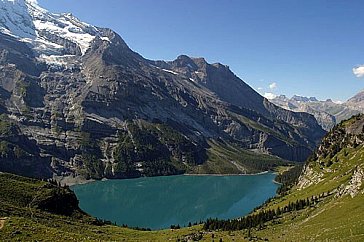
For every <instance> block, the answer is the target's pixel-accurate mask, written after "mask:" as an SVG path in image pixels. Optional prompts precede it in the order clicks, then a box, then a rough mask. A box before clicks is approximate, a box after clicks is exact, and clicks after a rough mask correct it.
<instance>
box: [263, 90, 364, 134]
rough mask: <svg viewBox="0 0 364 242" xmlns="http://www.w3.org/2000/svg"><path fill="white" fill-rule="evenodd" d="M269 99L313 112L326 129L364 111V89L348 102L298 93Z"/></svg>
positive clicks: (295, 110)
mask: <svg viewBox="0 0 364 242" xmlns="http://www.w3.org/2000/svg"><path fill="white" fill-rule="evenodd" d="M269 101H271V102H272V103H274V104H276V105H278V106H280V107H282V108H284V109H287V110H291V111H294V112H306V113H310V114H312V115H313V116H315V118H316V120H317V122H318V123H319V124H320V125H321V127H322V128H323V129H325V130H330V129H331V128H332V127H333V126H334V125H335V124H336V123H339V122H341V121H342V120H345V119H349V118H350V117H352V116H353V115H356V114H359V113H364V90H363V91H361V92H359V93H358V94H356V95H355V96H354V97H352V98H350V99H349V100H348V101H346V102H334V101H332V100H331V99H327V100H325V101H319V100H317V98H315V97H303V96H297V95H295V96H293V97H292V98H288V97H286V96H285V95H280V96H277V97H275V98H273V99H270V100H269Z"/></svg>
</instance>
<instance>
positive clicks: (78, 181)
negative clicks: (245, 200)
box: [54, 171, 278, 187]
mask: <svg viewBox="0 0 364 242" xmlns="http://www.w3.org/2000/svg"><path fill="white" fill-rule="evenodd" d="M270 172H271V171H262V172H258V173H251V174H246V173H240V174H208V173H207V174H198V173H196V174H194V173H185V174H178V175H177V174H176V175H170V176H259V175H264V174H268V173H270ZM143 177H144V176H141V177H137V178H124V179H108V178H103V179H101V180H95V179H86V178H84V177H82V176H66V177H59V176H58V177H54V179H56V180H57V181H59V182H60V183H61V184H62V185H67V186H70V187H72V186H77V185H84V184H88V183H92V182H96V181H108V180H129V179H138V178H143ZM151 177H165V176H151ZM277 184H278V183H277Z"/></svg>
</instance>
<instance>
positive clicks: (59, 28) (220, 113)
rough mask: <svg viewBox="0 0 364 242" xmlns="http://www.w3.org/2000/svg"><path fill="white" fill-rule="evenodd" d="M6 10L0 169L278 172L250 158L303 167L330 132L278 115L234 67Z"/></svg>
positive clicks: (0, 54) (36, 13)
mask: <svg viewBox="0 0 364 242" xmlns="http://www.w3.org/2000/svg"><path fill="white" fill-rule="evenodd" d="M0 9H1V12H0V112H1V113H2V115H1V125H0V139H1V146H0V147H1V154H2V155H1V157H0V170H3V171H9V172H16V173H20V174H23V175H28V176H37V177H51V176H54V175H55V176H61V177H64V176H74V175H76V176H78V175H82V176H84V177H86V178H96V179H100V178H103V177H107V178H125V177H139V176H152V175H170V174H180V173H183V172H192V173H195V172H199V173H224V172H231V173H250V172H256V171H260V170H266V169H269V168H270V167H271V166H273V165H274V164H277V163H272V162H263V164H261V163H255V162H253V160H252V159H251V158H249V159H247V158H246V157H253V156H252V154H266V155H263V156H261V158H259V161H260V162H262V161H264V160H270V161H272V160H275V161H276V160H277V157H280V158H282V159H286V160H294V161H304V160H305V159H306V158H307V156H308V155H309V154H310V153H311V152H312V150H314V149H315V147H316V146H317V144H318V142H319V141H320V139H321V137H322V136H323V135H324V134H325V132H324V130H323V129H322V128H321V127H320V126H319V125H318V124H317V122H316V120H315V118H314V117H313V116H311V115H310V114H306V113H296V112H291V111H288V110H285V109H283V108H280V107H277V106H276V105H274V104H272V103H271V102H269V101H268V100H267V99H265V98H263V97H262V96H261V95H259V94H258V93H257V92H255V91H254V90H253V89H252V88H251V87H249V86H248V85H247V84H246V83H244V82H243V81H242V80H241V79H239V78H238V77H237V76H236V75H235V74H234V73H233V72H232V71H231V70H230V69H229V67H228V66H226V65H222V64H220V63H215V64H210V63H207V62H206V60H205V59H203V58H192V57H188V56H185V55H181V56H179V57H178V58H177V59H176V60H174V61H168V62H167V61H153V60H147V59H145V58H143V57H142V56H141V55H139V54H138V53H135V52H134V51H132V50H131V49H130V48H129V47H128V46H127V44H126V43H125V42H124V40H123V39H122V38H121V37H120V36H119V35H118V34H116V33H115V32H114V31H112V30H110V29H106V28H99V27H95V26H92V25H89V24H86V23H84V22H82V21H80V20H79V19H77V18H76V17H74V16H73V15H72V14H54V13H50V12H49V11H47V10H45V9H43V8H41V7H39V6H38V5H37V4H36V3H35V1H30V0H17V1H11V0H1V1H0ZM231 150H234V151H236V150H239V151H240V152H241V153H240V154H242V155H239V157H238V158H236V156H235V158H232V155H231V154H232V153H231ZM247 150H249V152H250V153H249V152H246V151H247ZM222 151H224V152H225V155H224V156H221V154H222ZM244 152H245V153H244ZM251 152H255V153H251ZM267 155H268V156H267ZM272 155H273V156H272ZM255 157H256V156H255ZM257 162H258V161H257ZM257 167H259V168H257Z"/></svg>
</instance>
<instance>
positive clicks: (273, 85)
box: [269, 82, 277, 90]
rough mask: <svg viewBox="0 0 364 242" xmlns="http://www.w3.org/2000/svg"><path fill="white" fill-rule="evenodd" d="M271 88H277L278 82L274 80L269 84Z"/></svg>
mask: <svg viewBox="0 0 364 242" xmlns="http://www.w3.org/2000/svg"><path fill="white" fill-rule="evenodd" d="M269 88H270V89H271V90H274V89H276V88H277V83H276V82H273V83H271V84H269Z"/></svg>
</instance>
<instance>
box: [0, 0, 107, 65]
mask: <svg viewBox="0 0 364 242" xmlns="http://www.w3.org/2000/svg"><path fill="white" fill-rule="evenodd" d="M0 9H1V11H0V31H1V32H3V33H4V34H8V35H11V36H13V37H15V38H17V39H19V40H20V41H22V42H26V43H29V44H31V45H32V46H33V48H34V50H35V51H36V52H37V53H38V58H40V59H41V60H44V61H46V62H47V63H50V64H51V63H53V64H57V63H58V64H59V63H62V59H63V58H70V57H72V56H77V55H83V54H85V53H86V51H87V49H88V48H89V47H90V46H91V42H92V41H93V40H94V39H95V38H96V37H99V38H100V39H102V40H104V41H110V40H109V39H108V37H106V36H103V29H99V28H96V27H94V26H92V25H89V24H87V23H84V22H82V21H80V20H79V19H77V18H76V17H74V16H73V15H72V14H68V13H66V14H54V13H50V12H49V11H47V10H45V9H43V8H41V7H40V6H39V5H38V4H37V1H35V0H0Z"/></svg>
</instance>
